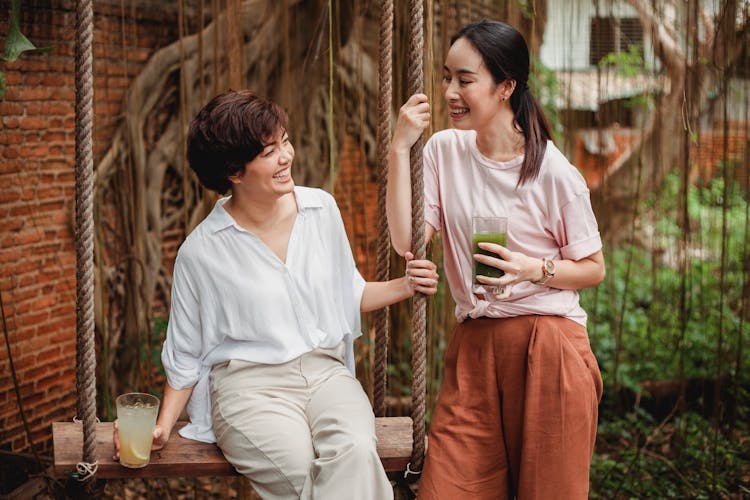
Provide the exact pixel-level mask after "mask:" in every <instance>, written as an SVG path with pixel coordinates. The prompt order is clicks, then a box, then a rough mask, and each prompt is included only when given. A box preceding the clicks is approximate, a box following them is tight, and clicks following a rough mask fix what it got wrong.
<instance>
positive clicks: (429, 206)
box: [422, 140, 441, 231]
mask: <svg viewBox="0 0 750 500" xmlns="http://www.w3.org/2000/svg"><path fill="white" fill-rule="evenodd" d="M435 148H436V145H435V141H434V140H428V141H427V144H426V145H425V147H424V150H423V155H422V163H423V165H424V170H423V172H424V174H423V175H424V220H425V222H426V223H427V224H429V225H431V226H432V227H434V228H435V230H436V231H440V229H441V224H440V189H439V188H440V180H439V178H438V170H437V162H436V161H435Z"/></svg>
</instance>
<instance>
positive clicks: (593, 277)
mask: <svg viewBox="0 0 750 500" xmlns="http://www.w3.org/2000/svg"><path fill="white" fill-rule="evenodd" d="M479 246H480V248H483V249H484V250H490V251H492V252H495V253H497V254H498V255H499V256H500V257H501V258H499V259H498V258H495V257H489V256H486V255H479V254H475V255H474V259H475V260H477V261H478V262H482V263H484V264H487V265H490V266H494V267H497V268H498V269H502V270H503V271H505V273H506V274H505V276H503V277H502V278H478V279H479V280H480V281H481V282H482V283H485V284H488V285H499V286H506V285H513V284H515V283H520V282H522V281H532V282H533V281H539V280H540V279H542V275H543V273H542V259H538V258H536V257H529V256H527V255H524V254H522V253H520V252H511V251H510V250H508V249H507V248H505V247H503V246H500V245H496V244H494V243H480V244H479ZM554 263H555V276H554V277H553V278H551V279H550V280H549V281H547V283H546V284H545V286H548V287H552V288H559V289H561V290H580V289H581V288H591V287H595V286H597V285H598V284H599V283H601V282H602V281H603V280H604V276H605V269H604V255H603V254H602V251H601V250H599V251H598V252H596V253H594V254H591V255H589V256H588V257H584V258H583V259H580V260H569V259H562V260H556V261H554Z"/></svg>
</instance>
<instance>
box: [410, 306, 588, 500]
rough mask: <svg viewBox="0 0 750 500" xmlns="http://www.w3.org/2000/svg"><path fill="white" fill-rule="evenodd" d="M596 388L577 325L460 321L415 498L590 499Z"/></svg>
mask: <svg viewBox="0 0 750 500" xmlns="http://www.w3.org/2000/svg"><path fill="white" fill-rule="evenodd" d="M601 395H602V379H601V374H600V373H599V367H598V365H597V362H596V359H595V358H594V354H593V353H592V352H591V347H590V345H589V340H588V334H587V332H586V329H585V328H584V327H583V326H581V325H579V324H578V323H575V322H574V321H571V320H568V319H565V318H561V317H559V316H519V317H516V318H507V319H489V318H481V319H474V320H467V321H465V322H463V323H461V324H459V325H458V326H457V327H456V331H455V333H454V335H453V339H452V340H451V342H450V345H449V346H448V349H447V351H446V354H445V380H444V382H443V386H442V388H441V390H440V395H439V396H438V401H437V405H436V408H435V412H434V414H433V417H432V423H431V428H430V437H429V441H428V448H427V458H426V459H425V465H424V470H423V473H422V478H421V481H420V485H419V498H420V499H421V500H431V499H445V500H456V499H460V500H464V499H466V500H479V499H487V500H489V499H492V500H499V499H500V500H503V499H513V498H517V499H519V500H537V499H538V500H550V499H552V500H558V499H559V500H574V499H585V498H587V497H588V491H589V466H590V464H591V456H592V454H593V451H594V441H595V439H596V426H597V415H598V405H599V400H600V399H601Z"/></svg>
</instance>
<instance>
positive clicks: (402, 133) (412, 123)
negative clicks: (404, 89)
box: [391, 94, 430, 151]
mask: <svg viewBox="0 0 750 500" xmlns="http://www.w3.org/2000/svg"><path fill="white" fill-rule="evenodd" d="M429 124H430V102H429V101H428V99H427V96H426V95H424V94H414V95H413V96H411V97H410V98H409V100H407V101H406V103H404V105H403V106H401V109H400V110H399V112H398V121H397V122H396V130H395V131H394V132H393V139H392V140H391V147H392V148H393V149H394V150H396V151H398V150H408V149H410V148H411V147H412V145H413V144H414V143H415V142H417V139H419V137H420V136H421V135H422V132H424V130H425V129H426V128H427V126H428V125H429Z"/></svg>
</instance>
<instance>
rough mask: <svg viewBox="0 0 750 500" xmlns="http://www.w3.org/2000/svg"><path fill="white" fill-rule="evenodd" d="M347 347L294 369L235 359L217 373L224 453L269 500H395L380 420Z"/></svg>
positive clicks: (217, 416)
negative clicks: (380, 446) (379, 444)
mask: <svg viewBox="0 0 750 500" xmlns="http://www.w3.org/2000/svg"><path fill="white" fill-rule="evenodd" d="M343 353H344V348H343V344H342V345H341V346H339V348H334V349H316V350H314V351H312V352H309V353H307V354H304V355H302V356H300V357H299V358H296V359H294V360H292V361H289V362H287V363H283V364H280V365H266V364H260V363H250V362H246V361H239V360H232V361H229V362H228V363H223V364H221V365H217V366H215V367H214V368H213V370H212V371H211V403H212V416H213V421H214V424H213V425H214V432H215V434H216V439H217V443H218V445H219V448H221V450H222V451H223V452H224V455H225V456H226V458H227V460H228V461H229V462H230V463H231V464H232V465H234V467H235V468H236V469H237V471H238V472H239V473H241V474H243V475H244V476H247V477H248V478H249V479H250V481H251V482H252V484H253V487H254V488H255V490H256V492H257V493H258V494H260V496H261V497H263V498H264V499H297V498H301V499H320V500H337V499H355V498H356V499H358V500H367V499H373V500H380V499H391V498H393V489H392V488H391V485H390V482H389V481H388V478H387V477H386V475H385V472H384V470H383V466H382V464H381V462H380V459H379V457H378V454H377V450H376V440H377V438H376V436H375V417H374V415H373V412H372V407H371V406H370V402H369V400H368V399H367V396H366V395H365V393H364V391H363V390H362V386H361V385H360V383H359V381H357V379H355V378H354V377H353V376H352V375H351V373H350V372H349V371H348V370H347V369H346V367H345V366H344V363H343Z"/></svg>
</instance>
